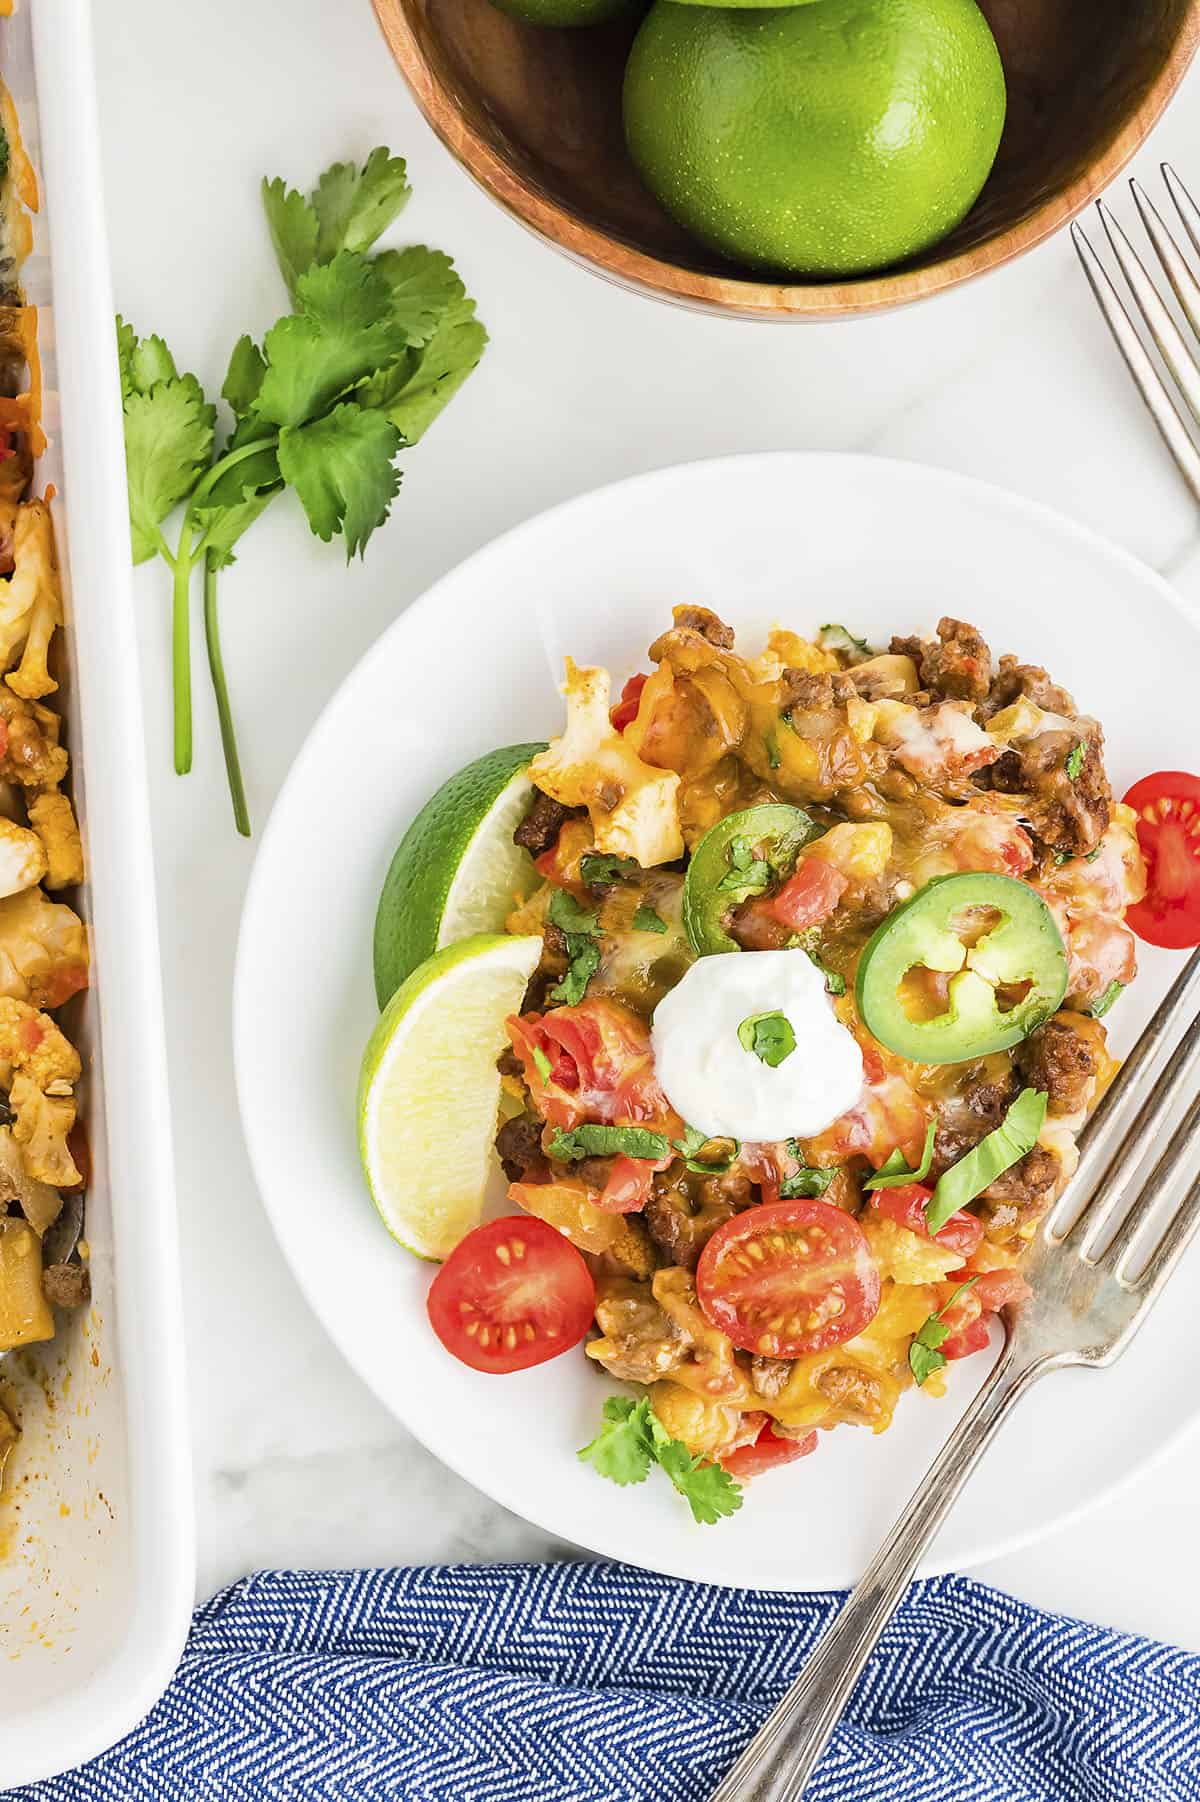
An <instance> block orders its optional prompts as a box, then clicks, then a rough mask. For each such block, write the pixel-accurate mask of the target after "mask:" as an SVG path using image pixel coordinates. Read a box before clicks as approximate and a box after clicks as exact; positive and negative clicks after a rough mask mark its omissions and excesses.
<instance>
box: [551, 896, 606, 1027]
mask: <svg viewBox="0 0 1200 1802" xmlns="http://www.w3.org/2000/svg"><path fill="white" fill-rule="evenodd" d="M547 917H548V919H549V921H550V924H551V925H552V926H557V927H558V929H559V931H560V932H561V933H562V935H563V937H564V939H565V940H566V942H567V973H566V975H565V976H564V977H563V978H562V981H561V982H556V983H555V985H554V987H553V988H552V989H551V990H550V996H549V998H550V1000H551V1001H555V1002H558V1003H560V1004H562V1005H565V1006H567V1007H575V1006H576V1005H577V1004H578V1003H579V1002H580V1001H582V1000H583V997H584V995H585V993H586V992H587V985H588V983H589V982H590V981H591V979H592V977H593V976H594V975H595V974H596V971H597V970H598V969H599V967H600V940H599V937H598V934H599V915H598V914H597V913H595V912H594V911H593V912H589V911H588V909H587V908H586V907H581V906H580V904H579V902H578V901H577V900H576V899H575V897H574V895H573V894H571V892H570V890H569V889H565V888H559V889H555V891H554V893H553V895H552V896H551V898H550V906H549V908H548V909H547Z"/></svg>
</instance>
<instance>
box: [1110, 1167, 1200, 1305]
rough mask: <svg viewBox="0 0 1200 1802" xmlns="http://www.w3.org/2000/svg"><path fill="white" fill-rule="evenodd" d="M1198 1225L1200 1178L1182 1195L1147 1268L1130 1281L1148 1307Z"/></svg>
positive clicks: (1199, 1214) (1199, 1219) (1193, 1235)
mask: <svg viewBox="0 0 1200 1802" xmlns="http://www.w3.org/2000/svg"><path fill="white" fill-rule="evenodd" d="M1198 1226H1200V1177H1197V1178H1196V1181H1195V1182H1194V1183H1193V1184H1192V1186H1191V1188H1190V1189H1189V1190H1188V1192H1187V1194H1186V1195H1185V1196H1184V1198H1183V1200H1182V1202H1181V1203H1180V1205H1179V1207H1178V1209H1177V1210H1176V1213H1175V1215H1174V1217H1173V1218H1172V1220H1171V1223H1170V1225H1169V1226H1168V1227H1167V1230H1166V1232H1165V1233H1164V1234H1163V1236H1162V1238H1161V1239H1160V1240H1159V1242H1158V1244H1157V1245H1156V1246H1155V1248H1154V1250H1153V1252H1151V1254H1150V1256H1149V1258H1148V1259H1147V1260H1146V1268H1145V1269H1144V1270H1143V1271H1142V1273H1141V1275H1140V1276H1138V1277H1135V1278H1134V1280H1133V1285H1132V1286H1133V1287H1134V1288H1135V1289H1139V1290H1142V1291H1143V1292H1144V1294H1145V1297H1146V1306H1147V1309H1148V1308H1149V1304H1150V1303H1151V1302H1152V1301H1153V1300H1154V1298H1155V1297H1156V1296H1157V1294H1158V1292H1159V1290H1160V1289H1161V1288H1162V1287H1163V1285H1164V1284H1165V1283H1166V1282H1167V1280H1168V1278H1169V1277H1170V1275H1171V1272H1172V1271H1173V1270H1174V1268H1175V1266H1176V1264H1178V1262H1179V1260H1180V1258H1181V1257H1182V1256H1183V1254H1184V1252H1185V1251H1186V1250H1187V1248H1188V1246H1189V1245H1190V1244H1191V1242H1192V1240H1193V1239H1194V1238H1195V1235H1196V1228H1197V1227H1198ZM1118 1275H1123V1273H1122V1272H1120V1271H1119V1272H1118Z"/></svg>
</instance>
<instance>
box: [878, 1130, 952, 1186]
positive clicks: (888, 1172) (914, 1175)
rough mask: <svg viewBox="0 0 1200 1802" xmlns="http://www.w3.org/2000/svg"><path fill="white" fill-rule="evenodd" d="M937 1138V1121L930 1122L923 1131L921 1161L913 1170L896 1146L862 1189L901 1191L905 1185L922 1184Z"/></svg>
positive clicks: (926, 1174) (930, 1162) (927, 1173)
mask: <svg viewBox="0 0 1200 1802" xmlns="http://www.w3.org/2000/svg"><path fill="white" fill-rule="evenodd" d="M936 1138H937V1121H936V1120H931V1121H930V1122H929V1125H928V1126H927V1127H926V1129H925V1143H924V1145H923V1146H922V1147H921V1161H920V1163H919V1164H918V1165H917V1167H916V1169H915V1170H910V1169H909V1167H908V1160H907V1158H906V1157H905V1155H904V1153H903V1152H902V1151H901V1149H900V1147H899V1146H898V1145H897V1147H896V1149H895V1151H893V1152H892V1154H891V1156H890V1157H889V1158H888V1159H887V1160H886V1162H884V1163H882V1164H881V1165H880V1166H879V1169H878V1170H877V1171H876V1172H875V1174H874V1176H872V1177H870V1178H868V1180H867V1181H866V1182H865V1183H864V1184H863V1188H864V1189H901V1188H903V1187H904V1185H905V1184H906V1183H923V1182H924V1181H925V1178H926V1177H927V1176H928V1175H929V1167H930V1165H931V1164H932V1163H933V1141H934V1140H935V1139H936Z"/></svg>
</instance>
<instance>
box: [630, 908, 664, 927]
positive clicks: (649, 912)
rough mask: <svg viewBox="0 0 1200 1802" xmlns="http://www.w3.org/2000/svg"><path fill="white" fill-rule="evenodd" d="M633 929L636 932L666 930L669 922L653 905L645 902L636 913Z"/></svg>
mask: <svg viewBox="0 0 1200 1802" xmlns="http://www.w3.org/2000/svg"><path fill="white" fill-rule="evenodd" d="M633 930H634V931H635V932H665V931H666V930H667V922H666V921H665V920H664V919H663V917H662V915H661V914H658V913H655V911H654V909H653V908H652V907H649V906H647V905H646V904H645V903H644V902H643V904H642V905H641V906H640V907H639V908H637V910H636V911H635V913H634V916H633Z"/></svg>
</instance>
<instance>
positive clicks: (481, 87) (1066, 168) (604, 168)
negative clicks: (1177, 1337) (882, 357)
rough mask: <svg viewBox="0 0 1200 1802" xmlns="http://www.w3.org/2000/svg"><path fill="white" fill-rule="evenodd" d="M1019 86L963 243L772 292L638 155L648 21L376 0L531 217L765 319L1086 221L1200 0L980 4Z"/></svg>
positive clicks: (481, 160)
mask: <svg viewBox="0 0 1200 1802" xmlns="http://www.w3.org/2000/svg"><path fill="white" fill-rule="evenodd" d="M980 4H981V5H982V8H983V11H984V12H985V13H986V14H987V17H988V19H989V21H990V23H991V26H992V30H993V31H994V32H995V35H996V40H997V42H998V44H999V46H1000V53H1001V56H1002V57H1003V60H1004V68H1005V72H1006V75H1007V79H1008V96H1009V101H1008V119H1007V123H1006V125H1005V131H1004V138H1003V142H1002V143H1001V146H1000V153H999V156H998V157H997V160H996V165H995V168H994V169H993V171H992V174H991V176H990V178H989V180H988V183H987V186H986V187H985V188H984V190H983V193H982V194H981V195H980V197H979V199H978V201H977V202H976V204H975V206H974V208H973V209H972V211H971V213H970V214H969V215H968V217H967V218H966V219H965V220H964V221H963V223H962V224H961V225H960V226H959V227H958V228H957V230H956V231H954V232H953V233H952V234H951V236H950V237H948V238H945V239H943V241H942V242H941V243H940V244H938V245H935V246H934V248H933V249H932V250H930V251H927V252H926V253H925V254H924V255H923V256H921V257H918V258H917V259H915V260H914V261H913V262H911V263H907V264H904V265H903V266H902V267H900V268H897V269H895V270H893V271H890V272H888V273H885V274H882V275H878V276H871V277H868V278H858V279H855V280H851V281H844V282H818V281H808V282H804V281H797V282H786V283H784V282H779V283H776V282H771V281H764V280H763V279H762V277H761V275H759V274H755V273H752V272H749V271H746V270H744V269H740V268H739V267H738V266H737V265H736V264H732V263H728V262H726V261H724V260H723V259H722V258H720V257H719V256H717V255H715V254H714V253H712V252H711V251H708V250H706V249H705V248H704V247H703V246H702V245H700V244H698V243H696V242H695V240H694V239H692V238H691V237H689V236H688V234H687V233H686V232H684V231H683V229H682V228H681V227H680V226H677V225H676V224H675V223H674V222H673V221H672V220H670V219H669V218H668V217H667V215H666V214H665V213H664V212H663V211H662V209H661V207H659V205H658V203H657V202H656V201H655V200H654V199H653V198H652V197H651V196H650V194H648V193H647V191H646V189H645V188H644V187H643V186H642V184H641V182H640V181H639V179H638V176H637V174H636V172H635V170H634V167H633V165H632V163H631V162H630V160H629V157H628V155H627V153H626V150H625V141H624V136H623V134H622V128H621V79H622V73H623V70H624V66H625V58H626V55H627V53H628V50H629V45H630V43H631V42H632V39H633V35H634V32H635V30H636V24H635V25H629V24H625V23H622V24H615V25H606V26H596V27H592V28H590V29H584V30H574V31H556V30H545V29H540V28H538V27H536V26H529V25H521V24H518V23H517V22H516V21H515V20H513V19H511V18H509V17H508V16H507V15H506V14H504V13H501V12H499V11H497V9H496V8H495V7H494V6H492V5H491V4H490V0H374V6H375V10H376V12H377V13H378V15H379V20H380V23H381V25H382V26H383V30H384V35H385V36H386V38H387V40H388V43H389V44H390V46H391V49H392V53H393V55H394V56H395V58H396V61H397V62H398V63H399V65H400V68H401V71H402V72H403V74H404V76H405V78H406V79H407V81H408V84H409V86H410V87H411V88H412V91H413V93H414V95H415V96H416V100H417V104H418V105H419V106H420V108H421V110H422V112H423V113H424V114H425V117H426V118H427V119H428V121H429V123H430V124H431V125H432V126H433V129H434V130H435V131H436V132H437V134H438V136H439V137H440V138H441V140H442V142H443V143H444V144H445V145H446V146H447V147H448V148H449V149H450V150H451V151H452V152H453V154H454V155H455V156H456V157H457V158H458V160H459V162H460V163H461V164H462V165H463V167H464V168H465V169H467V170H468V171H469V173H470V174H471V175H473V176H474V177H475V179H476V181H478V182H479V183H480V185H481V186H482V187H484V188H485V189H486V190H487V192H488V193H489V194H490V195H491V196H492V198H493V199H494V200H498V201H499V202H500V204H501V206H503V207H505V208H506V209H507V210H508V211H509V212H510V213H512V214H513V215H514V216H515V217H516V218H517V219H519V220H521V222H522V223H523V224H525V225H527V226H529V227H530V228H531V229H532V230H533V231H535V232H537V233H538V234H539V235H540V236H541V237H543V238H545V239H546V240H547V241H548V242H549V243H551V244H553V245H554V246H555V247H556V249H558V250H561V251H564V252H565V253H566V254H567V255H568V256H571V257H574V258H575V259H576V261H578V262H581V263H584V264H585V265H586V266H587V267H589V268H591V269H594V270H595V272H596V273H597V274H598V275H603V276H605V277H607V278H608V280H610V281H615V282H620V283H621V284H622V285H623V286H625V287H629V288H634V289H636V290H637V291H638V292H639V293H642V294H651V295H654V296H656V297H657V298H658V299H660V300H670V301H674V302H676V303H677V304H679V305H683V306H691V307H697V308H702V309H705V310H712V311H716V312H722V313H733V314H738V315H741V316H742V317H745V318H753V319H830V318H840V317H843V316H847V315H853V314H856V313H869V312H877V311H881V310H882V309H884V308H887V307H894V306H902V305H904V304H905V303H906V302H908V301H912V300H921V299H923V298H924V297H925V296H927V295H931V294H940V293H941V292H942V291H943V289H946V288H952V287H954V286H955V285H956V284H957V283H958V282H962V281H967V280H968V279H970V278H971V277H972V276H976V275H981V274H982V273H983V272H984V271H985V270H987V269H995V268H998V267H999V266H1000V265H1001V264H1002V263H1007V262H1009V261H1011V259H1012V258H1013V257H1016V256H1020V255H1021V254H1022V252H1024V251H1026V250H1030V249H1032V248H1033V246H1034V245H1035V244H1040V243H1041V241H1042V240H1043V238H1047V237H1049V236H1050V234H1051V233H1052V232H1055V231H1057V230H1058V229H1059V227H1060V226H1062V225H1065V224H1066V223H1067V221H1068V220H1070V219H1072V218H1074V216H1075V215H1076V213H1078V212H1080V211H1081V210H1082V209H1083V208H1084V207H1085V206H1086V205H1087V204H1088V202H1089V201H1090V200H1091V199H1092V198H1093V197H1094V196H1095V195H1096V194H1098V193H1099V192H1100V191H1101V189H1103V188H1105V187H1106V186H1107V185H1108V183H1109V182H1110V181H1112V179H1113V177H1114V176H1115V175H1116V174H1117V173H1118V171H1119V170H1120V169H1121V168H1122V167H1123V165H1124V164H1125V163H1126V162H1127V161H1128V159H1129V158H1130V157H1131V156H1132V155H1133V153H1134V151H1135V150H1136V149H1137V148H1138V146H1139V144H1140V143H1141V142H1142V140H1143V138H1144V137H1145V136H1146V134H1147V132H1148V131H1149V130H1150V128H1151V126H1152V125H1154V123H1155V122H1156V120H1157V119H1158V117H1159V114H1160V113H1161V112H1162V110H1163V108H1164V107H1165V106H1166V104H1167V102H1168V100H1169V99H1170V98H1171V95H1172V94H1173V93H1174V91H1175V89H1176V87H1177V86H1178V84H1179V81H1180V79H1181V77H1182V76H1183V73H1184V70H1185V69H1186V68H1187V66H1188V64H1189V62H1190V61H1191V59H1192V57H1193V56H1194V54H1195V52H1196V48H1197V43H1198V42H1200V0H980Z"/></svg>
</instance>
